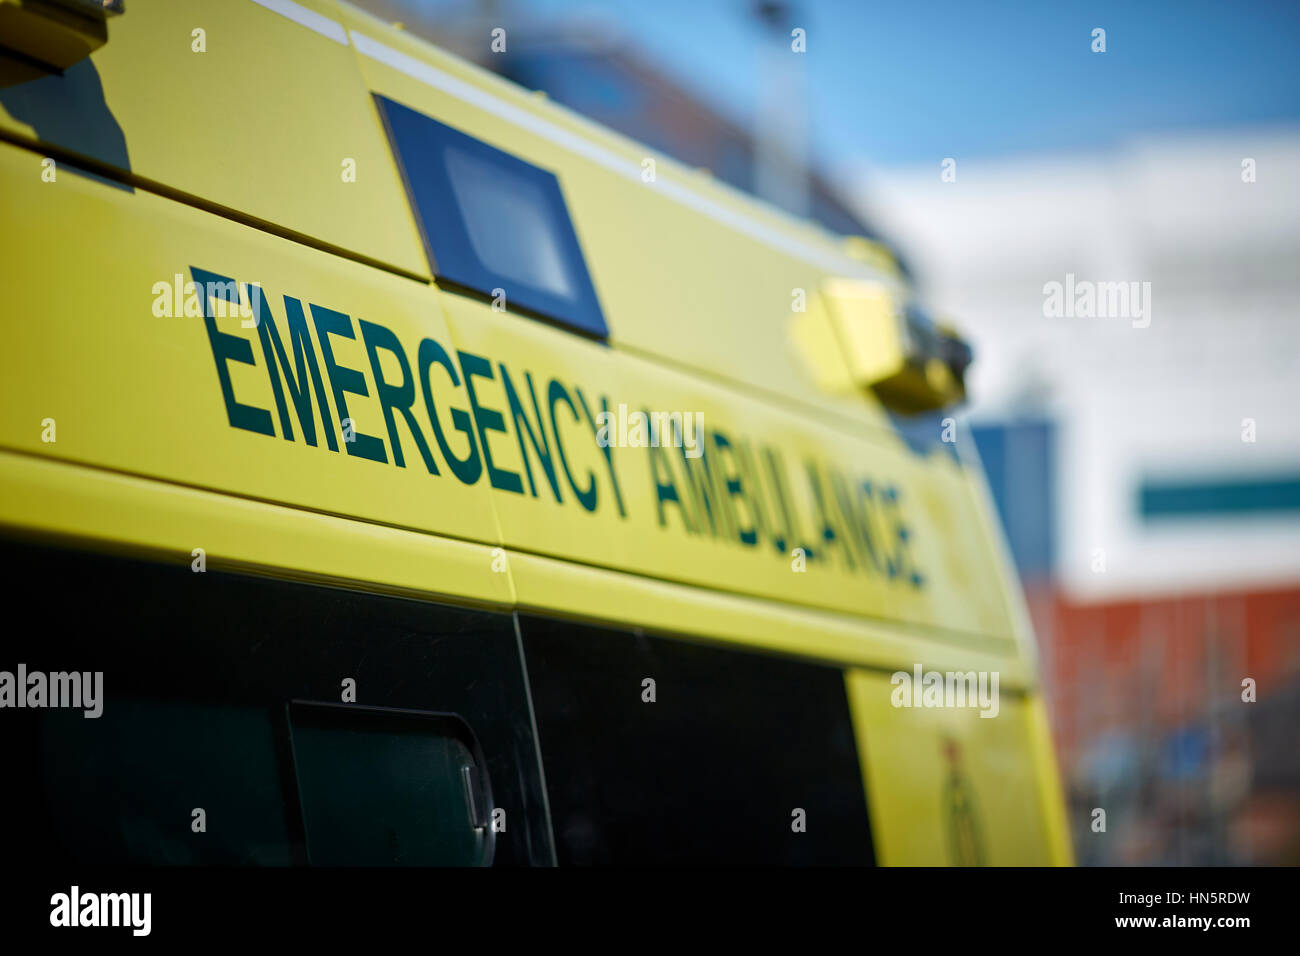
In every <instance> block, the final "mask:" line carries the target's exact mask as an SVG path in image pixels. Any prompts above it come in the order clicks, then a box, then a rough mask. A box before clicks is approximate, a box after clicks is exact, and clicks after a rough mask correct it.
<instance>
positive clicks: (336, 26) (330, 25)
mask: <svg viewBox="0 0 1300 956" xmlns="http://www.w3.org/2000/svg"><path fill="white" fill-rule="evenodd" d="M253 2H254V3H255V4H257V5H258V6H259V7H265V8H266V9H268V10H270V11H271V12H272V13H278V14H280V16H282V17H287V18H288V19H290V20H292V21H293V22H294V23H296V24H298V25H299V26H304V27H306V28H307V29H308V30H315V31H316V32H317V33H319V34H320V35H321V36H323V37H329V38H330V39H331V40H333V41H334V42H335V43H341V44H343V45H344V46H347V45H348V31H347V30H345V29H343V24H341V23H339V22H338V21H337V20H331V19H330V18H329V17H327V16H325V15H324V14H323V13H317V12H316V11H315V10H308V9H307V8H306V7H304V6H303V5H302V4H300V3H294V2H293V0H253Z"/></svg>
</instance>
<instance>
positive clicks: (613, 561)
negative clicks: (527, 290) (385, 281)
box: [445, 296, 1014, 649]
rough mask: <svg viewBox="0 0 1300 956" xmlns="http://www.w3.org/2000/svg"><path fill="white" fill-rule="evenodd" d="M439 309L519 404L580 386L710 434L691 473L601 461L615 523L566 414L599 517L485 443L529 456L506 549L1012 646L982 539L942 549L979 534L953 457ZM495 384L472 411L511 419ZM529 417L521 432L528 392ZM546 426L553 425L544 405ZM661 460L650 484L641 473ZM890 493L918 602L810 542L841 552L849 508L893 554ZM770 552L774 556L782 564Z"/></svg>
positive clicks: (862, 559)
mask: <svg viewBox="0 0 1300 956" xmlns="http://www.w3.org/2000/svg"><path fill="white" fill-rule="evenodd" d="M445 305H446V314H447V317H448V323H449V325H450V327H451V333H452V336H453V339H454V340H455V342H456V345H457V348H459V349H461V350H464V351H468V352H472V353H474V354H477V355H483V356H491V357H493V358H494V359H495V360H496V361H497V362H498V363H500V364H501V365H504V366H506V367H507V368H508V370H509V373H508V374H509V376H510V378H511V380H512V381H513V382H514V383H515V387H516V388H517V389H525V388H526V386H527V378H525V376H526V375H527V376H530V377H531V378H532V380H533V381H534V382H535V384H536V388H537V390H538V391H539V392H540V391H541V390H542V389H543V388H544V387H545V385H546V383H547V382H548V380H550V379H551V378H552V377H556V378H558V380H560V381H562V382H564V383H566V385H567V386H568V387H569V388H570V389H573V388H574V387H575V386H577V387H579V388H580V389H581V391H582V393H583V395H585V400H586V402H587V403H588V404H589V405H591V406H592V407H593V409H594V408H595V407H596V406H597V405H598V404H600V405H608V407H609V408H610V409H612V410H613V412H614V413H617V411H618V409H619V406H623V407H624V408H625V409H626V410H627V412H628V413H629V414H631V413H632V412H635V411H636V410H638V409H658V410H668V411H672V410H676V411H682V412H686V413H688V414H692V413H696V412H698V413H699V414H700V415H701V422H702V424H703V428H704V430H705V433H706V434H705V435H704V436H701V438H702V439H703V441H704V449H705V450H707V455H705V456H703V457H702V458H700V459H688V458H687V456H686V455H685V454H684V452H685V449H684V448H671V447H669V448H660V449H651V448H639V447H616V448H612V449H611V458H612V461H613V467H614V471H615V472H616V477H617V484H618V490H619V492H620V493H621V498H622V502H623V506H624V507H623V509H622V512H620V509H619V508H618V507H616V506H615V503H614V502H613V501H610V500H609V498H610V497H611V496H612V494H613V488H612V483H611V482H610V481H609V480H608V478H607V470H606V468H605V466H604V463H603V462H602V460H601V455H600V452H599V449H598V448H597V447H596V446H595V445H594V443H593V442H592V441H591V435H590V429H589V428H588V426H587V425H586V424H584V423H583V422H581V421H575V420H574V419H573V418H572V417H571V416H569V414H568V413H567V411H566V410H565V409H564V408H563V406H561V407H560V408H559V410H558V411H559V413H558V414H557V415H556V416H555V419H556V426H557V428H559V429H560V437H561V440H562V442H563V444H564V447H565V449H566V450H567V453H568V454H569V455H570V456H571V460H570V465H571V467H572V469H573V470H574V472H575V473H578V474H588V475H592V476H594V480H595V481H596V483H597V487H598V493H599V494H601V495H603V496H605V498H604V503H602V504H601V505H600V506H599V507H598V508H597V509H596V510H595V511H594V512H588V511H585V510H583V509H582V508H581V507H579V506H578V505H577V504H576V502H575V501H574V497H573V494H572V492H571V490H570V489H569V488H568V487H567V486H566V484H565V482H564V479H563V478H562V477H559V478H557V483H556V485H555V487H554V488H552V487H551V486H550V485H549V483H548V482H546V481H545V480H544V478H543V476H542V473H541V470H540V468H539V467H538V458H537V455H536V453H535V452H534V450H533V448H532V446H531V445H526V446H525V447H524V448H521V445H520V442H519V441H518V440H516V438H515V437H513V436H509V435H500V436H499V437H498V438H495V439H494V440H493V444H492V456H493V458H494V460H495V461H496V463H497V465H498V467H501V468H505V469H508V470H510V471H513V472H516V473H524V472H525V467H524V460H523V457H524V452H525V450H526V451H527V454H528V456H529V462H530V465H529V468H530V469H531V471H532V473H533V481H534V490H535V494H533V493H529V492H528V490H527V485H525V493H524V494H522V495H521V494H515V493H513V492H508V491H502V490H499V489H493V491H492V499H493V506H494V508H495V511H496V513H497V515H498V516H499V519H500V523H501V529H502V534H503V542H504V543H505V544H506V545H507V546H508V547H511V548H517V549H520V550H526V551H530V552H534V553H539V554H547V555H551V556H554V557H561V558H567V559H570V560H574V561H579V562H582V563H584V564H594V565H598V566H603V567H613V568H619V569H622V570H625V571H631V572H634V573H639V574H644V575H647V576H650V577H656V578H661V579H665V580H672V581H681V582H689V583H693V584H696V585H703V586H707V587H712V588H717V589H720V590H725V591H731V592H737V593H746V594H752V595H760V596H764V597H768V598H775V599H779V600H783V601H788V602H791V603H795V604H803V605H809V606H814V607H820V608H824V609H828V610H834V611H839V612H844V613H853V614H859V615H862V616H863V617H868V618H879V619H888V620H896V621H907V622H910V623H913V624H917V625H921V626H922V627H924V628H927V629H931V630H934V631H943V632H954V633H964V634H967V635H970V636H971V637H972V638H973V639H977V640H979V639H983V640H993V641H995V642H996V641H1001V642H1002V643H1003V644H1004V645H1005V646H1006V647H1008V649H1011V648H1013V646H1014V645H1013V640H1014V634H1013V632H1012V629H1011V622H1010V618H1009V615H1008V611H1007V606H1006V602H1005V599H1004V595H1003V588H1002V586H1001V582H1000V581H999V579H998V577H997V560H996V552H995V551H994V550H993V547H992V543H991V539H990V538H989V537H988V536H986V535H976V534H972V535H962V536H959V537H957V538H954V537H953V536H952V535H951V534H950V533H949V529H952V528H957V527H965V528H972V529H973V528H976V527H979V526H980V525H979V518H978V515H977V513H976V511H975V509H974V507H973V506H972V502H971V499H970V497H969V496H968V494H967V488H966V482H967V481H968V475H967V474H966V473H965V471H964V470H963V469H962V468H961V466H959V465H957V464H956V463H955V462H954V461H953V460H952V458H951V457H949V456H946V455H942V454H936V455H932V456H929V457H926V458H918V457H917V456H916V455H914V454H912V453H911V452H907V451H903V450H900V448H899V447H898V445H897V443H894V442H885V441H882V440H874V441H873V440H869V439H868V438H866V437H863V436H861V435H858V434H854V433H853V431H852V430H850V429H848V428H846V427H844V426H843V425H842V423H840V422H839V421H838V420H837V419H834V418H831V419H829V420H825V421H819V420H817V419H816V418H815V417H813V416H810V415H800V414H797V413H794V412H792V411H791V410H790V409H789V408H788V407H784V406H782V405H780V404H778V403H776V402H774V401H771V400H764V399H761V398H759V397H756V396H753V395H750V394H748V393H745V392H741V391H737V390H734V389H731V390H728V389H726V388H724V387H722V386H720V385H718V384H716V383H715V382H712V381H710V380H707V379H703V378H700V377H698V376H691V375H688V374H686V373H684V372H680V371H677V370H674V369H669V368H664V367H662V366H661V365H657V364H655V363H653V362H651V361H649V360H647V359H645V358H643V357H641V356H639V355H630V354H627V353H625V352H620V351H619V350H617V349H613V350H611V349H609V348H606V347H604V346H602V345H599V344H596V343H592V342H589V341H587V340H585V339H582V338H580V337H578V336H575V335H572V334H569V333H567V332H564V331H561V330H558V329H554V328H550V327H547V326H545V325H542V324H541V323H537V322H528V321H522V322H521V321H520V320H519V318H518V317H517V316H512V315H509V314H506V313H500V312H494V311H493V310H492V308H491V307H490V306H488V305H487V304H486V303H482V302H478V301H476V300H471V299H467V298H464V297H460V296H447V297H445ZM501 378H502V376H501V372H500V369H499V368H498V369H497V379H496V380H495V381H480V382H479V384H478V385H477V386H476V390H477V393H478V396H479V400H480V401H481V402H482V403H483V404H484V405H486V406H487V407H489V408H492V409H497V410H502V411H505V410H506V409H507V407H508V406H507V398H506V395H505V390H504V385H503V383H502V381H501ZM462 401H463V400H462ZM523 402H524V405H525V408H526V410H527V412H528V416H529V418H530V419H532V418H533V411H534V410H533V406H532V403H531V400H530V399H529V398H528V396H527V393H526V392H525V397H524V399H523ZM505 413H506V414H507V415H508V414H509V413H508V412H505ZM541 415H542V418H543V419H546V418H548V417H549V416H548V415H547V413H546V411H545V402H544V401H543V402H542V412H541ZM715 434H721V435H722V436H723V437H724V438H725V439H726V441H727V443H728V444H729V445H730V446H731V447H730V448H729V449H728V450H726V451H720V450H719V449H718V448H717V447H716V446H715V445H714V444H713V442H712V440H711V439H712V438H713V436H714V435H715ZM611 437H613V434H612V433H611ZM683 437H684V438H685V436H683ZM768 450H771V451H773V452H774V453H775V454H776V455H777V456H779V457H778V460H779V462H780V466H779V468H778V471H779V472H780V474H781V475H782V476H783V483H784V487H785V489H786V491H787V492H788V496H789V504H790V509H789V518H787V517H786V514H787V513H786V511H785V510H784V509H782V508H780V507H779V506H778V505H777V503H776V500H774V499H775V495H774V494H773V484H774V481H773V478H772V475H771V468H770V467H769V466H770V464H771V462H770V461H769V460H768V459H767V458H766V457H765V452H767V451H768ZM706 460H707V461H708V468H709V469H711V474H712V478H713V481H712V482H709V480H708V476H709V474H710V471H706V470H705V465H704V463H705V461H706ZM656 461H657V463H658V465H657V467H658V468H659V469H660V471H658V472H657V473H656V472H653V471H652V467H655V465H654V463H655V462H656ZM809 463H812V465H813V466H814V467H815V468H816V469H817V473H818V481H816V482H814V481H813V480H812V479H810V478H809V475H808V471H807V466H808V464H809ZM833 475H834V476H838V478H842V479H843V484H842V485H839V484H837V483H836V481H835V480H833V478H832V476H833ZM692 476H693V477H692ZM669 480H671V481H672V485H673V488H674V494H675V495H677V496H678V497H679V498H680V499H681V505H680V506H678V505H677V504H675V503H668V502H661V501H659V500H658V498H657V495H656V489H655V485H656V481H660V482H664V483H665V484H667V482H668V481H669ZM726 480H736V481H738V482H740V485H741V489H742V491H743V492H746V494H744V495H728V494H726V489H725V488H724V487H723V485H724V481H726ZM864 481H865V482H870V483H872V487H873V489H874V490H875V493H874V495H873V497H872V498H871V499H869V500H864V499H863V498H862V497H861V496H859V494H858V491H859V490H860V485H861V483H862V482H864ZM696 482H698V485H697V484H696ZM888 487H893V488H895V489H897V491H898V495H899V503H898V513H899V514H900V515H901V516H902V520H903V521H905V523H906V525H907V527H908V533H909V546H910V548H909V552H910V558H909V563H908V565H907V567H908V568H911V567H915V568H916V569H918V570H919V572H920V574H921V575H922V577H923V579H924V581H923V583H922V584H921V585H920V586H914V585H913V584H912V583H911V582H910V581H909V580H907V579H906V571H905V572H904V573H902V574H900V575H898V576H896V577H894V578H890V577H889V576H888V575H887V574H886V573H884V572H882V571H881V570H880V569H879V568H878V566H877V565H875V564H873V563H872V562H871V560H870V556H869V554H868V552H867V551H866V549H865V548H858V549H852V548H844V547H834V548H828V547H824V546H823V542H822V540H821V539H820V534H819V529H820V528H821V522H820V520H819V518H818V516H819V515H822V514H823V513H825V514H829V515H830V520H831V521H832V523H833V526H834V527H836V528H838V529H839V531H840V534H841V537H843V536H845V535H847V529H848V528H849V527H850V524H851V521H852V516H851V514H850V512H851V509H853V508H856V507H858V506H861V508H862V511H861V512H860V514H859V517H860V518H862V520H864V521H865V522H866V523H867V524H868V526H869V528H870V530H871V532H872V533H873V539H872V540H873V542H874V546H875V547H876V548H877V549H880V550H884V549H886V548H888V549H891V550H892V549H893V548H894V547H895V544H894V537H895V534H896V532H895V530H894V528H893V525H892V518H891V517H890V516H889V515H888V514H887V513H886V511H885V509H884V507H883V506H882V504H881V502H880V497H881V494H882V491H881V490H882V489H885V488H888ZM697 488H699V489H702V490H708V489H712V496H711V501H712V510H713V512H714V514H715V515H716V518H715V520H713V521H710V520H709V519H708V514H709V511H708V510H706V508H705V507H704V506H703V505H702V504H701V501H700V498H699V496H698V495H697V494H696V490H697ZM818 488H819V489H820V493H821V496H822V497H821V505H819V504H818V498H817V490H816V489H818ZM758 489H762V490H761V491H759V490H758ZM557 490H558V494H559V499H560V500H557V495H556V491H557ZM841 491H843V492H844V493H845V494H847V495H848V496H849V501H848V505H847V506H843V507H842V506H841V504H840V501H841V499H840V495H839V493H840V492H841ZM755 504H756V505H757V507H754V505H755ZM777 528H780V531H781V533H780V534H779V535H778V533H777V531H776V529H777ZM745 529H749V530H754V531H755V538H756V541H755V543H754V544H752V545H746V544H743V543H741V541H740V540H739V538H738V534H737V531H738V530H745ZM794 529H797V530H794ZM777 540H783V541H784V547H783V548H781V549H780V550H778V549H777V548H776V546H775V544H774V542H775V541H777ZM800 543H803V544H806V545H807V546H808V548H809V549H812V550H813V551H814V553H821V554H829V555H830V557H829V560H826V559H823V560H820V561H816V560H815V561H809V562H806V563H805V564H802V565H801V563H800V562H799V561H798V560H797V557H796V556H795V555H793V554H792V552H793V550H794V548H795V547H797V546H798V545H799V544H800ZM913 562H914V563H913ZM801 566H802V567H803V568H804V569H803V570H799V568H800V567H801Z"/></svg>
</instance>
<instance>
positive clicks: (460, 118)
mask: <svg viewBox="0 0 1300 956" xmlns="http://www.w3.org/2000/svg"><path fill="white" fill-rule="evenodd" d="M339 6H340V9H341V10H342V12H343V14H344V18H345V22H346V23H347V24H348V26H349V28H350V29H351V31H352V35H353V40H354V43H353V45H354V48H355V49H356V51H357V59H358V62H359V63H360V64H361V69H362V73H363V74H364V76H365V79H366V82H367V83H368V84H369V85H370V88H371V89H372V90H374V91H375V92H377V93H381V94H383V95H384V96H387V97H390V98H391V99H394V100H396V101H398V102H399V103H402V104H404V105H406V106H409V107H411V108H412V109H416V110H420V111H421V112H424V113H426V114H428V115H430V116H434V117H436V118H437V119H438V120H439V121H440V122H442V123H446V124H447V125H449V126H453V127H455V128H456V129H459V130H461V131H463V132H465V133H468V134H469V135H471V136H474V137H476V138H477V139H480V140H483V141H485V142H487V143H489V144H491V145H493V146H496V147H498V148H500V149H504V150H506V151H508V152H510V153H513V154H514V155H517V156H520V157H522V158H523V159H526V160H527V161H528V162H530V163H533V164H534V165H536V166H540V167H542V168H544V169H548V170H550V171H552V172H554V173H555V174H556V176H557V177H559V180H560V185H561V187H562V189H563V191H564V197H565V200H566V201H567V203H568V206H569V210H570V212H571V214H572V216H573V220H574V224H575V226H576V228H577V232H578V238H579V240H580V242H581V244H582V248H583V251H584V253H585V255H586V259H587V266H588V269H589V270H590V272H591V277H592V281H593V282H594V283H595V286H596V292H597V295H598V296H599V298H600V301H601V304H602V305H603V307H604V309H605V312H606V314H607V315H608V316H610V317H611V321H610V323H609V324H610V341H611V343H613V344H614V345H615V347H617V348H619V349H621V350H625V351H629V352H637V353H640V354H643V355H646V356H648V357H651V358H653V359H654V360H656V361H658V362H659V363H660V364H666V365H673V366H678V367H683V368H686V369H689V370H690V371H691V372H692V373H694V374H695V375H697V376H704V377H708V378H712V379H715V380H719V381H724V382H728V383H730V384H732V385H735V384H740V385H743V386H745V387H747V388H748V389H750V390H754V391H757V392H761V393H766V394H768V395H771V396H775V397H777V398H778V399H779V400H780V401H782V402H784V403H786V404H790V403H801V404H803V405H805V406H807V407H808V409H809V410H814V411H816V412H817V413H818V414H820V415H834V416H837V417H841V418H844V419H845V420H846V421H847V422H848V423H849V424H850V425H851V427H855V428H857V429H859V430H870V431H873V432H877V433H879V434H880V435H881V436H882V437H883V438H884V440H892V430H891V429H890V427H889V425H888V421H887V419H886V416H885V414H884V412H883V411H882V409H881V408H880V406H879V405H878V404H877V403H876V402H875V401H874V399H872V398H871V397H869V396H867V395H865V394H862V393H859V394H856V395H853V396H835V395H829V394H828V393H827V392H825V391H824V390H822V389H821V388H820V387H819V386H818V383H817V378H818V373H817V372H816V371H815V370H812V369H810V368H808V367H807V366H806V365H805V364H804V363H803V362H801V361H800V359H799V357H798V356H797V355H796V354H795V353H794V352H793V351H792V350H791V348H790V347H789V341H788V339H789V335H790V329H789V327H790V324H791V308H792V305H793V304H794V303H795V301H796V299H797V298H798V296H799V293H801V292H802V293H805V294H811V293H813V292H815V291H816V289H817V287H818V284H819V283H820V281H821V280H822V279H823V278H824V277H826V276H828V275H831V274H844V275H850V276H861V277H867V278H874V279H876V280H877V281H881V282H885V283H887V284H897V283H898V281H899V280H898V277H897V275H896V274H895V273H892V272H889V271H886V270H885V268H884V265H883V257H881V256H875V257H873V256H869V255H864V254H863V251H862V246H861V244H855V245H854V246H852V247H850V248H847V249H846V247H845V245H844V243H843V242H841V241H840V240H838V239H836V238H834V237H832V236H830V235H828V234H827V233H825V232H824V231H822V230H821V229H820V228H818V227H816V226H814V225H812V224H810V223H808V222H804V221H800V220H797V219H794V218H792V217H789V216H786V215H784V214H782V213H780V212H779V211H777V210H775V209H772V208H770V207H767V206H765V205H763V204H762V203H759V202H757V201H755V200H754V199H752V198H749V197H746V196H743V195H741V194H740V193H738V192H737V191H735V190H733V189H731V188H730V187H728V186H726V185H724V184H721V183H719V182H717V181H716V180H714V179H713V178H712V177H710V176H708V175H707V174H704V173H701V172H699V171H698V170H694V169H689V168H687V167H685V166H682V165H681V164H680V163H677V162H675V161H673V160H672V159H670V158H668V157H666V156H664V155H662V154H659V153H655V152H654V151H652V150H650V149H649V148H648V147H646V146H643V145H641V144H638V143H635V142H633V141H631V140H629V139H626V138H624V137H621V136H618V135H617V134H615V133H613V132H611V131H609V130H607V129H604V128H602V127H599V126H596V125H595V124H593V123H591V122H590V121H588V120H585V119H583V118H581V117H579V116H577V115H576V114H574V113H571V112H570V111H568V110H566V109H565V108H563V107H561V106H558V105H556V104H555V103H552V102H551V101H549V100H546V99H543V98H540V97H537V96H535V95H533V94H530V93H528V92H527V91H525V90H523V89H520V88H519V87H517V86H515V85H514V84H511V83H507V82H505V81H503V80H501V79H500V78H499V77H495V76H492V75H491V74H489V73H487V72H486V71H484V70H481V69H478V68H476V67H474V66H472V65H470V64H467V63H465V62H463V61H461V60H459V59H457V58H456V57H453V56H450V55H448V54H446V53H443V52H441V51H439V50H437V49H435V48H433V47H431V46H429V45H427V44H424V43H421V42H419V41H418V40H416V39H414V38H412V37H410V36H407V35H406V34H403V33H401V32H399V31H395V30H392V29H391V28H390V27H388V26H387V25H385V24H383V23H381V22H380V21H378V20H376V19H374V18H373V17H370V16H368V15H366V14H364V13H360V12H358V11H356V10H354V9H353V8H351V7H349V6H347V5H346V4H340V5H339ZM651 162H652V163H653V167H650V166H648V165H647V164H648V163H651ZM651 174H653V177H654V178H653V180H651V181H647V180H646V178H645V177H646V176H648V175H651ZM822 358H823V360H824V361H834V362H836V363H840V364H841V365H842V363H843V358H842V356H840V355H838V354H830V355H825V356H822Z"/></svg>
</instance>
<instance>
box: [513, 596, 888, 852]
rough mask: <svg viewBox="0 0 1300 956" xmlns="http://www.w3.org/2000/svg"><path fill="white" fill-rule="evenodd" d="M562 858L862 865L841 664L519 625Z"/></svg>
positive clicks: (865, 840) (863, 841)
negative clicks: (832, 665) (825, 664)
mask: <svg viewBox="0 0 1300 956" xmlns="http://www.w3.org/2000/svg"><path fill="white" fill-rule="evenodd" d="M520 632H521V634H522V635H523V642H524V650H525V660H526V662H527V666H528V676H529V683H530V686H531V689H532V694H533V707H534V712H535V714H536V716H537V729H538V736H539V737H540V740H541V746H542V762H543V765H544V766H545V770H546V782H547V791H548V794H549V796H550V805H551V819H552V823H553V827H554V832H555V843H556V852H557V855H558V859H559V862H560V864H561V865H564V864H596V865H602V864H632V865H636V864H669V865H674V864H685V865H696V864H741V865H745V864H870V863H872V862H873V859H874V857H873V852H872V845H871V834H870V829H869V825H868V820H867V808H866V798H865V796H864V793H863V786H862V779H863V778H862V774H861V772H860V769H859V763H858V755H857V749H856V747H855V744H854V736H853V730H852V726H851V722H850V716H849V708H848V701H847V697H846V693H845V686H844V676H843V673H842V671H840V670H839V669H838V668H835V667H826V666H821V665H817V664H810V663H805V662H802V661H798V660H794V659H791V658H785V657H777V656H772V655H764V654H755V653H752V652H749V651H739V650H732V649H729V648H726V647H724V646H720V645H713V646H710V645H705V644H697V643H688V642H686V641H682V640H677V639H672V638H665V637H651V636H647V635H644V634H636V633H632V632H627V631H614V630H606V629H603V628H596V627H587V626H583V625H578V624H571V623H568V622H563V621H555V620H550V619H546V618H535V617H521V618H520Z"/></svg>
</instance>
